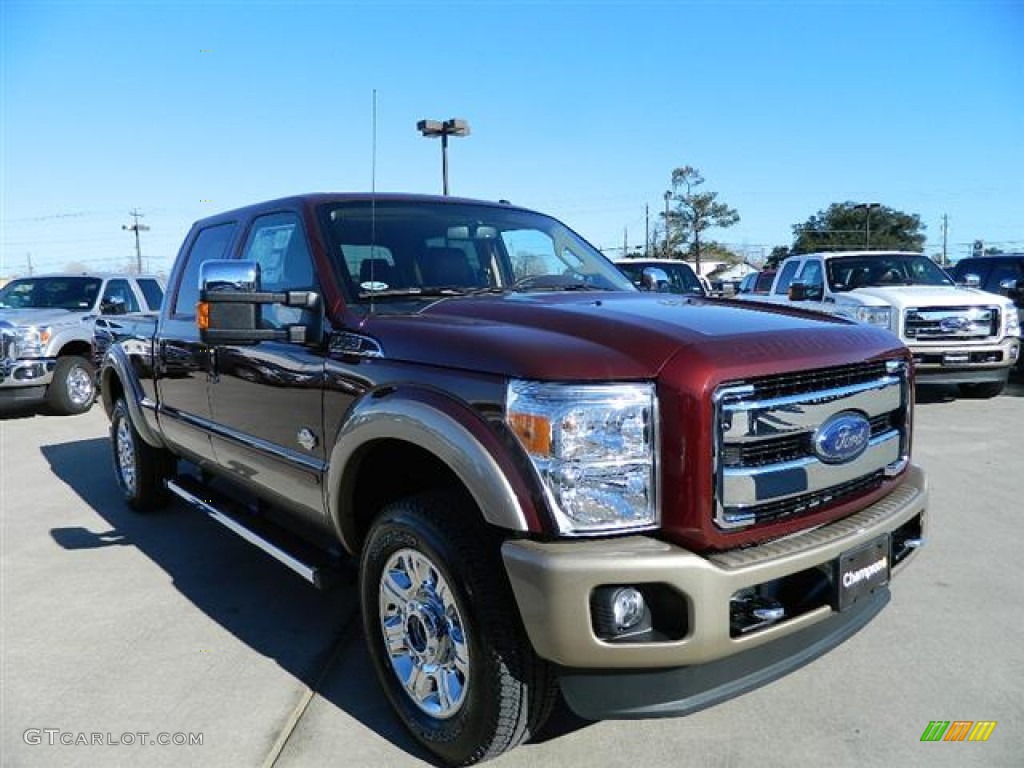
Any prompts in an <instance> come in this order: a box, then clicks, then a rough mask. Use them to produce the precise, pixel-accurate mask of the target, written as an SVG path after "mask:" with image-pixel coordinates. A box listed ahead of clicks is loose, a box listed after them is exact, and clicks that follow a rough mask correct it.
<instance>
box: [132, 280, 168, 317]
mask: <svg viewBox="0 0 1024 768" xmlns="http://www.w3.org/2000/svg"><path fill="white" fill-rule="evenodd" d="M138 283H139V289H140V290H141V291H142V295H143V297H145V299H146V305H147V306H148V307H149V309H150V310H152V311H154V312H155V311H156V310H158V309H160V305H161V304H163V301H164V289H163V286H162V285H160V281H159V280H154V279H153V278H151V277H140V278H139V280H138Z"/></svg>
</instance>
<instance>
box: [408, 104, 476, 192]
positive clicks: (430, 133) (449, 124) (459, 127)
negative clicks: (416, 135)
mask: <svg viewBox="0 0 1024 768" xmlns="http://www.w3.org/2000/svg"><path fill="white" fill-rule="evenodd" d="M416 129H417V130H418V131H419V132H420V133H422V134H423V135H424V136H425V137H427V138H431V139H432V138H434V137H436V136H440V137H441V189H442V191H443V194H445V195H447V194H448V137H449V136H469V123H467V122H466V121H465V120H460V119H458V118H455V117H453V118H451V119H450V120H444V121H441V120H420V121H419V122H418V123H416Z"/></svg>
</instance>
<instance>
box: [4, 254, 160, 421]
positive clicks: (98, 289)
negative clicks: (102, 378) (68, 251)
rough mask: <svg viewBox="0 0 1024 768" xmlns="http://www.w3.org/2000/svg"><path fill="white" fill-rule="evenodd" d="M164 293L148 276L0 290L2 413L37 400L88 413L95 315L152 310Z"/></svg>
mask: <svg viewBox="0 0 1024 768" xmlns="http://www.w3.org/2000/svg"><path fill="white" fill-rule="evenodd" d="M163 295H164V287H163V282H162V280H160V279H159V278H157V277H153V276H148V275H121V274H55V275H36V276H34V277H22V278H18V279H16V280H12V281H11V282H9V283H8V284H7V285H5V286H4V287H3V288H0V410H2V409H4V408H6V407H8V406H24V405H28V404H38V403H45V404H46V405H48V406H49V408H50V410H51V411H52V412H54V413H58V414H65V415H69V414H75V413H82V412H84V411H87V410H89V408H91V407H92V403H93V400H94V399H95V398H96V376H95V370H94V365H93V343H92V339H93V324H94V323H95V321H96V318H97V317H99V316H100V315H123V314H127V313H129V312H156V311H157V310H158V309H160V304H161V302H162V300H163Z"/></svg>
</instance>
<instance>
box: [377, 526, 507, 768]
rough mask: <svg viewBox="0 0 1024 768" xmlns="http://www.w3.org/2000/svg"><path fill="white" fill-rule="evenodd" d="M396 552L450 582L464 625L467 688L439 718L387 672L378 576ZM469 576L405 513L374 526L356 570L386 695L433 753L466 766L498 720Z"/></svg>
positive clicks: (443, 546)
mask: <svg viewBox="0 0 1024 768" xmlns="http://www.w3.org/2000/svg"><path fill="white" fill-rule="evenodd" d="M400 549H413V550H416V551H418V552H421V553H422V554H424V555H425V556H426V557H428V558H429V559H430V561H431V562H432V563H433V564H434V566H435V567H436V568H437V569H438V570H439V571H440V573H441V575H442V576H443V577H444V579H445V580H446V581H447V582H448V586H449V588H450V589H451V591H452V593H453V595H454V596H455V599H456V601H457V606H458V610H459V614H460V616H461V617H462V621H463V631H464V633H465V636H466V639H467V646H468V649H469V684H468V690H467V692H466V698H465V700H464V701H463V703H462V707H461V708H460V709H459V711H458V713H456V714H455V715H454V716H452V717H451V718H448V719H444V720H442V719H438V718H434V717H431V716H430V715H428V714H427V713H425V712H423V710H421V709H420V708H419V707H418V706H417V705H416V704H415V702H413V701H412V700H411V699H410V697H409V695H408V694H407V693H406V691H405V689H404V687H403V686H402V684H401V682H400V681H399V680H398V677H397V676H396V674H395V672H394V670H393V669H392V667H391V660H390V658H389V656H388V654H387V651H386V650H385V648H384V641H383V638H382V634H381V627H380V577H381V574H382V571H383V566H384V564H385V563H386V562H387V560H388V558H389V557H390V556H391V555H392V554H394V553H395V552H397V551H398V550H400ZM472 584H473V579H472V576H471V575H470V574H468V573H466V572H465V569H464V568H462V567H461V566H460V561H459V559H458V558H457V556H456V555H455V553H454V552H452V551H451V548H450V547H449V546H448V543H447V542H446V541H445V540H444V538H443V537H441V536H440V535H439V532H438V531H436V530H435V529H434V528H433V526H431V525H430V523H429V521H425V520H423V519H422V518H420V517H418V516H415V515H413V514H410V513H408V512H398V513H386V514H385V515H384V517H383V518H382V519H381V521H380V522H379V523H378V524H377V525H376V526H375V528H374V531H373V532H372V533H371V535H370V538H369V540H368V541H367V543H366V547H365V548H364V551H363V556H362V561H361V568H360V592H361V595H360V597H361V601H362V610H363V631H364V634H365V635H366V644H367V647H368V649H369V652H370V657H371V659H372V660H373V663H374V666H375V667H376V670H377V674H378V677H379V679H380V680H381V683H382V687H383V688H384V691H385V694H386V695H387V697H388V699H389V700H390V702H391V704H392V706H393V707H394V708H395V709H396V711H397V712H398V713H399V716H400V717H401V718H402V720H403V721H404V722H405V724H406V726H407V727H409V728H410V730H412V731H413V732H414V733H415V735H416V736H417V738H419V739H420V740H421V741H422V742H424V743H425V744H427V745H428V746H429V747H430V749H431V750H433V751H434V752H436V753H437V754H439V755H441V756H442V757H444V758H445V759H446V760H449V761H451V762H454V763H462V762H465V761H466V760H467V758H468V756H469V755H470V754H472V752H473V751H474V747H476V746H477V745H480V744H482V743H487V742H489V741H490V739H491V734H493V732H494V730H495V728H496V724H497V720H498V709H497V705H496V699H497V698H498V697H499V695H500V694H499V692H498V690H497V683H496V682H495V676H494V670H493V668H492V666H491V664H490V663H489V662H490V661H491V659H490V657H489V654H487V650H486V647H485V646H486V645H487V643H485V642H483V640H484V638H483V636H482V634H481V633H482V628H481V622H480V621H479V620H478V617H477V615H476V612H475V607H474V605H473V602H472V600H471V599H470V594H469V593H467V587H468V588H469V592H470V593H471V592H472Z"/></svg>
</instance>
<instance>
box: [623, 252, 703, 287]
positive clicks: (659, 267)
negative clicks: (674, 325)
mask: <svg viewBox="0 0 1024 768" xmlns="http://www.w3.org/2000/svg"><path fill="white" fill-rule="evenodd" d="M615 266H616V267H618V268H619V271H620V272H622V274H624V275H625V276H626V277H628V278H629V279H630V281H631V282H632V283H633V285H635V286H636V287H637V288H640V289H641V290H656V291H660V292H662V293H681V294H691V295H694V296H707V295H708V289H707V287H706V283H707V281H706V280H703V281H702V280H701V278H700V276H698V275H697V273H696V272H694V271H693V267H691V266H690V265H689V264H687V263H686V262H685V261H680V260H679V259H620V260H618V261H616V262H615ZM645 273H646V274H647V281H646V282H645V281H644V275H645Z"/></svg>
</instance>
